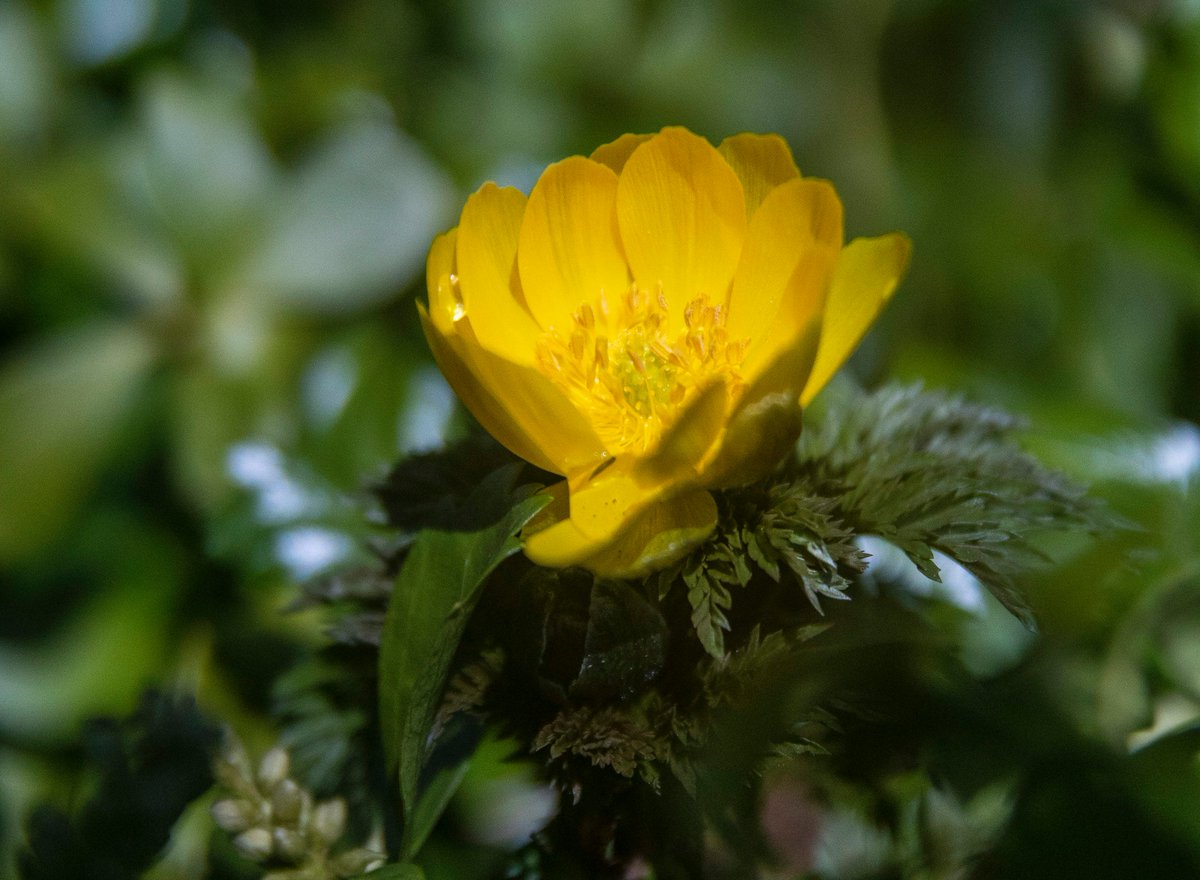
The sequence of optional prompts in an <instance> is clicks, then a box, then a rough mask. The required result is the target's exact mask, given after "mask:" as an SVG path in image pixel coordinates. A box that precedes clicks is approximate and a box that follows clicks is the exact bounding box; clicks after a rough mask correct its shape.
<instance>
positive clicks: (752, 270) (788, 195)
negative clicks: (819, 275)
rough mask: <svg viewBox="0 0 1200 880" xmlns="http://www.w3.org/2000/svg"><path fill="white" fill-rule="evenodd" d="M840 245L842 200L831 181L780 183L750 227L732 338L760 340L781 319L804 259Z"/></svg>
mask: <svg viewBox="0 0 1200 880" xmlns="http://www.w3.org/2000/svg"><path fill="white" fill-rule="evenodd" d="M841 245H842V203H841V200H840V199H838V197H837V193H836V192H835V191H834V189H833V187H832V186H831V185H830V184H829V183H828V182H827V181H824V180H817V179H815V178H801V177H796V178H793V179H791V180H789V181H787V182H786V183H783V184H780V185H779V186H778V187H776V188H775V189H774V190H773V191H772V192H771V193H770V195H768V196H767V197H766V199H765V200H764V201H763V203H762V205H761V206H760V207H759V209H758V210H757V211H756V212H755V213H754V216H753V217H751V218H750V226H749V228H748V229H747V230H746V244H745V246H744V247H743V248H742V257H741V260H739V261H738V267H737V272H736V273H735V274H734V276H733V286H732V287H731V288H730V291H729V315H728V318H727V321H728V324H727V326H728V328H729V335H730V338H732V339H741V338H746V337H748V338H749V339H750V340H751V341H752V344H753V342H754V341H757V340H758V338H759V337H760V336H761V335H762V334H763V332H764V331H765V329H766V328H767V327H769V326H771V325H773V324H775V323H776V321H777V318H778V317H779V307H780V302H781V301H782V299H783V294H784V291H785V290H786V289H788V282H789V279H790V278H791V277H792V274H793V273H794V272H795V269H796V266H797V264H798V263H799V262H800V259H801V257H802V256H803V255H804V254H805V253H806V252H807V251H808V250H810V249H811V248H813V247H819V248H829V249H832V250H833V251H834V252H836V251H837V249H838V248H840V247H841ZM815 293H817V292H814V295H815Z"/></svg>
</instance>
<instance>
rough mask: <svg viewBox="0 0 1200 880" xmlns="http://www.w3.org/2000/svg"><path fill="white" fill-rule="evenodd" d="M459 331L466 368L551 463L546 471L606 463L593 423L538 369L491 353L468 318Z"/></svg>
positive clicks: (567, 471)
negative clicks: (479, 338)
mask: <svg viewBox="0 0 1200 880" xmlns="http://www.w3.org/2000/svg"><path fill="white" fill-rule="evenodd" d="M456 327H457V328H458V336H459V338H461V339H462V343H463V344H462V348H461V350H462V352H463V359H464V362H465V363H466V365H467V367H468V368H469V369H470V370H471V372H472V373H473V374H474V375H475V377H476V379H477V380H478V381H479V383H480V385H481V386H482V387H483V388H484V389H485V390H486V391H487V392H488V394H489V395H490V396H491V397H492V398H493V399H494V400H496V401H497V403H499V404H500V406H502V407H503V408H504V410H505V412H507V413H508V415H509V416H510V417H511V418H512V420H513V421H514V422H516V424H517V425H518V426H520V428H521V430H522V431H523V432H524V433H525V434H526V435H527V436H528V437H529V438H530V440H532V441H533V443H534V445H536V446H537V448H538V449H540V450H541V452H542V453H543V457H544V458H546V459H549V460H550V461H551V462H552V463H553V465H554V466H553V467H547V468H545V469H546V470H548V471H551V472H553V473H558V474H564V475H565V474H573V473H578V472H580V471H589V470H591V469H593V468H594V467H595V466H596V465H598V464H599V463H600V462H601V461H603V460H604V457H605V455H606V454H607V453H606V452H605V449H604V444H603V443H602V442H601V441H600V438H599V437H597V436H596V432H595V431H594V430H593V429H592V426H591V423H590V422H589V421H588V420H587V419H585V418H584V417H583V415H581V414H580V412H579V411H578V410H577V409H575V407H574V406H573V405H572V404H571V402H570V401H568V400H567V398H566V396H565V395H563V393H562V392H561V391H560V390H559V389H558V387H557V386H556V385H554V383H553V382H551V381H550V380H549V379H547V378H546V377H545V375H543V374H542V372H541V371H540V370H539V369H538V368H537V367H528V366H525V365H524V364H515V363H513V362H511V361H509V360H506V359H504V358H502V357H500V356H499V355H496V354H493V353H492V352H491V351H488V350H487V349H486V348H484V347H483V346H482V345H480V344H479V341H478V339H477V337H476V332H475V325H474V322H473V321H471V320H470V318H469V317H468V318H464V319H462V320H460V321H459V322H458V323H457V324H456ZM505 445H507V444H505ZM509 448H510V449H511V448H512V447H509ZM513 451H514V452H517V450H515V449H513ZM517 454H520V453H517ZM522 457H524V456H522ZM529 460H530V461H532V459H529ZM543 467H544V465H543Z"/></svg>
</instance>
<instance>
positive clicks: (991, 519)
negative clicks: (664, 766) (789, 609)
mask: <svg viewBox="0 0 1200 880" xmlns="http://www.w3.org/2000/svg"><path fill="white" fill-rule="evenodd" d="M1021 427H1022V423H1021V422H1020V420H1018V419H1016V418H1015V417H1013V416H1011V415H1009V414H1007V413H1005V412H1002V411H1000V410H996V409H992V408H989V407H985V406H979V405H976V404H972V403H968V402H966V401H964V400H962V399H960V398H956V397H951V396H948V395H944V394H940V393H936V392H926V391H923V390H921V389H920V388H919V387H897V386H889V387H886V388H884V389H882V390H880V391H877V392H875V393H872V394H860V395H858V396H857V397H855V398H854V399H852V400H850V401H844V402H840V403H839V404H838V405H836V406H833V407H831V408H830V409H829V410H828V411H827V412H826V413H825V414H824V417H823V418H821V419H816V420H811V421H810V424H808V425H806V427H805V430H804V433H803V435H802V436H801V439H800V442H799V444H798V446H797V450H796V455H795V457H794V458H793V459H792V460H790V461H789V462H787V463H786V464H785V465H784V466H783V468H782V469H781V470H780V471H779V472H778V473H777V474H775V475H774V476H773V477H771V478H769V479H768V480H767V481H765V482H764V483H761V484H758V485H755V486H751V487H748V488H745V489H736V490H731V491H728V492H725V493H722V494H721V496H720V498H719V499H718V501H719V504H720V513H721V515H720V520H719V524H718V528H717V532H716V534H715V535H714V536H713V537H712V538H711V539H710V540H709V541H708V542H706V543H705V544H704V545H703V546H702V547H700V548H699V549H697V550H696V551H695V552H694V553H692V554H691V555H690V556H689V557H688V558H687V559H685V560H684V561H683V562H682V563H680V564H679V565H678V566H676V567H674V568H672V569H671V570H669V571H667V572H664V573H662V574H661V575H660V576H659V578H658V586H659V593H660V595H665V594H666V593H667V591H669V590H670V589H671V588H672V585H674V584H677V583H680V582H682V585H683V586H684V588H685V589H686V591H687V599H688V603H689V605H690V606H691V609H692V625H693V627H694V628H695V631H696V635H697V637H698V638H699V640H700V643H701V644H702V645H703V646H704V648H705V650H706V651H708V653H709V654H711V655H712V656H713V657H717V658H719V657H723V656H724V655H725V653H726V644H725V635H726V633H727V632H729V630H730V628H731V624H730V617H729V615H730V612H731V609H732V608H733V605H734V595H735V593H736V591H737V590H738V589H739V588H744V587H746V586H748V585H749V584H750V583H751V581H753V580H754V579H755V578H756V577H764V576H765V577H766V578H768V579H769V580H770V581H771V582H773V583H775V584H780V585H783V586H787V587H790V588H792V589H794V590H796V591H799V592H801V593H802V594H803V595H804V596H805V597H806V598H807V599H808V601H809V602H810V603H811V604H812V606H813V607H814V608H816V609H817V610H818V611H820V610H821V605H820V600H821V599H822V598H828V599H847V598H849V595H848V593H847V590H848V589H849V588H850V585H851V583H852V582H853V580H854V579H855V577H856V576H858V575H859V574H861V573H862V572H863V571H864V570H865V568H866V560H867V554H865V553H863V552H862V551H861V550H860V549H859V546H858V544H857V543H856V538H857V537H859V536H863V535H875V536H877V537H880V538H883V539H884V540H886V541H888V542H890V543H892V544H893V545H895V546H896V547H897V548H898V549H900V550H901V551H903V552H904V554H905V555H906V556H907V557H908V558H909V559H910V560H912V562H913V564H914V565H916V567H917V568H918V570H920V572H921V573H922V574H924V575H925V576H927V577H929V578H931V579H933V580H938V579H939V577H940V573H939V571H938V567H937V564H936V563H935V561H934V551H935V550H936V551H939V552H941V553H944V554H945V555H946V556H947V557H949V558H950V559H953V560H954V561H955V562H957V563H959V564H960V565H962V566H963V567H964V568H965V569H967V570H968V571H969V572H971V574H973V575H974V576H975V577H977V578H978V579H979V581H980V582H981V583H982V584H983V585H984V586H986V587H987V588H988V589H989V590H990V591H991V592H992V594H993V595H995V596H996V598H997V599H999V601H1000V602H1001V603H1002V604H1003V605H1004V607H1006V608H1007V609H1008V610H1009V611H1011V612H1012V613H1013V614H1014V615H1016V616H1017V618H1019V619H1020V620H1021V622H1022V623H1024V624H1025V625H1026V626H1028V627H1030V628H1031V629H1032V628H1034V627H1035V621H1034V617H1033V613H1032V612H1031V610H1030V608H1029V605H1028V604H1027V603H1026V602H1025V600H1024V598H1023V597H1022V596H1021V595H1020V593H1019V592H1018V591H1017V589H1016V586H1015V576H1016V575H1017V574H1018V573H1019V572H1020V571H1022V570H1024V569H1026V568H1028V567H1029V566H1030V565H1031V564H1033V563H1035V562H1037V561H1039V560H1040V559H1041V554H1040V553H1039V551H1038V550H1037V547H1036V545H1035V544H1034V543H1033V542H1032V540H1031V537H1032V535H1034V534H1036V533H1037V532H1039V531H1045V530H1049V529H1062V530H1065V529H1085V530H1088V531H1095V530H1097V529H1099V528H1103V527H1105V526H1107V525H1110V524H1111V522H1112V521H1111V519H1110V518H1108V517H1107V515H1106V514H1105V513H1104V512H1103V511H1102V509H1101V508H1100V507H1099V506H1098V505H1097V504H1096V503H1095V502H1093V501H1092V500H1090V499H1089V498H1087V496H1086V495H1085V494H1084V490H1083V489H1082V488H1081V487H1079V486H1075V485H1073V484H1071V483H1070V482H1068V481H1067V480H1066V479H1064V478H1063V477H1062V476H1060V475H1058V474H1056V473H1054V472H1052V471H1049V470H1047V469H1046V468H1044V467H1042V466H1041V465H1040V464H1038V462H1037V461H1035V460H1034V459H1033V458H1032V457H1031V456H1029V455H1028V454H1026V453H1025V452H1023V451H1022V450H1021V449H1020V447H1019V446H1018V445H1017V443H1016V439H1015V437H1016V434H1017V432H1018V430H1019V429H1020V428H1021Z"/></svg>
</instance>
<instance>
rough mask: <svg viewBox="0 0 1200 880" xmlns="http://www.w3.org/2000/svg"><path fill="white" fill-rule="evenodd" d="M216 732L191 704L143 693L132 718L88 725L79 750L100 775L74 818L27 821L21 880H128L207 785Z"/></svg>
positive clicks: (46, 812) (41, 813)
mask: <svg viewBox="0 0 1200 880" xmlns="http://www.w3.org/2000/svg"><path fill="white" fill-rule="evenodd" d="M219 739H220V731H219V729H218V727H217V726H216V725H215V724H213V723H212V722H211V721H210V720H209V719H208V718H206V717H205V716H204V715H203V714H201V713H200V711H199V710H198V709H197V708H196V704H195V701H194V700H193V699H190V698H175V697H170V696H166V695H163V694H160V693H157V692H148V693H146V694H145V695H144V696H143V697H142V702H141V705H140V706H139V707H138V710H137V712H136V713H134V715H132V716H131V717H130V718H128V719H125V720H124V721H122V722H117V721H114V720H113V719H111V718H102V719H98V720H94V721H92V722H90V723H89V725H88V727H87V730H86V731H85V732H84V748H85V750H86V751H87V755H88V758H89V761H90V763H91V764H93V765H94V766H95V768H96V769H97V770H99V771H100V774H101V775H100V779H99V782H98V784H97V786H96V788H95V791H94V793H93V794H92V796H91V797H90V798H89V799H88V801H87V802H86V803H85V804H84V805H83V808H82V809H81V810H79V812H78V814H77V815H76V816H74V817H70V816H67V815H66V814H63V813H60V812H59V811H58V810H55V809H53V808H51V807H48V806H43V807H41V808H39V809H38V810H36V811H35V812H34V813H33V814H32V816H31V817H30V820H29V835H28V843H27V848H26V849H25V850H24V851H23V852H22V853H21V854H20V857H19V863H20V873H21V876H22V877H23V878H24V880H60V878H65V877H79V878H83V877H96V878H106V880H134V878H136V877H139V876H141V872H142V871H143V870H144V869H145V868H147V867H148V866H149V865H150V863H151V861H152V860H153V859H154V857H155V856H156V855H157V854H158V853H159V851H161V850H162V848H163V847H164V846H165V845H166V843H167V841H168V839H169V837H170V834H171V828H172V826H173V825H174V824H175V822H176V820H177V819H178V818H179V816H180V814H181V813H182V812H183V810H184V808H185V807H186V806H187V805H188V803H190V802H191V801H192V800H194V799H195V798H197V797H199V795H200V794H201V793H203V791H204V790H205V789H206V788H208V786H209V785H210V784H211V782H212V774H211V770H210V769H209V768H210V762H211V759H212V755H213V753H214V752H215V750H216V746H217V742H218V740H219Z"/></svg>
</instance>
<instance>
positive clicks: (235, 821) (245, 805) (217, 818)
mask: <svg viewBox="0 0 1200 880" xmlns="http://www.w3.org/2000/svg"><path fill="white" fill-rule="evenodd" d="M212 817H213V821H214V822H216V823H217V825H218V827H220V828H221V829H223V830H225V831H228V832H229V833H231V834H236V833H237V832H239V831H245V830H246V829H247V828H249V827H250V826H251V825H253V824H254V820H255V819H256V818H258V810H256V809H255V807H254V804H252V803H250V802H249V801H244V800H239V799H235V798H226V799H225V800H220V801H217V802H216V803H215V804H213V805H212Z"/></svg>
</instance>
